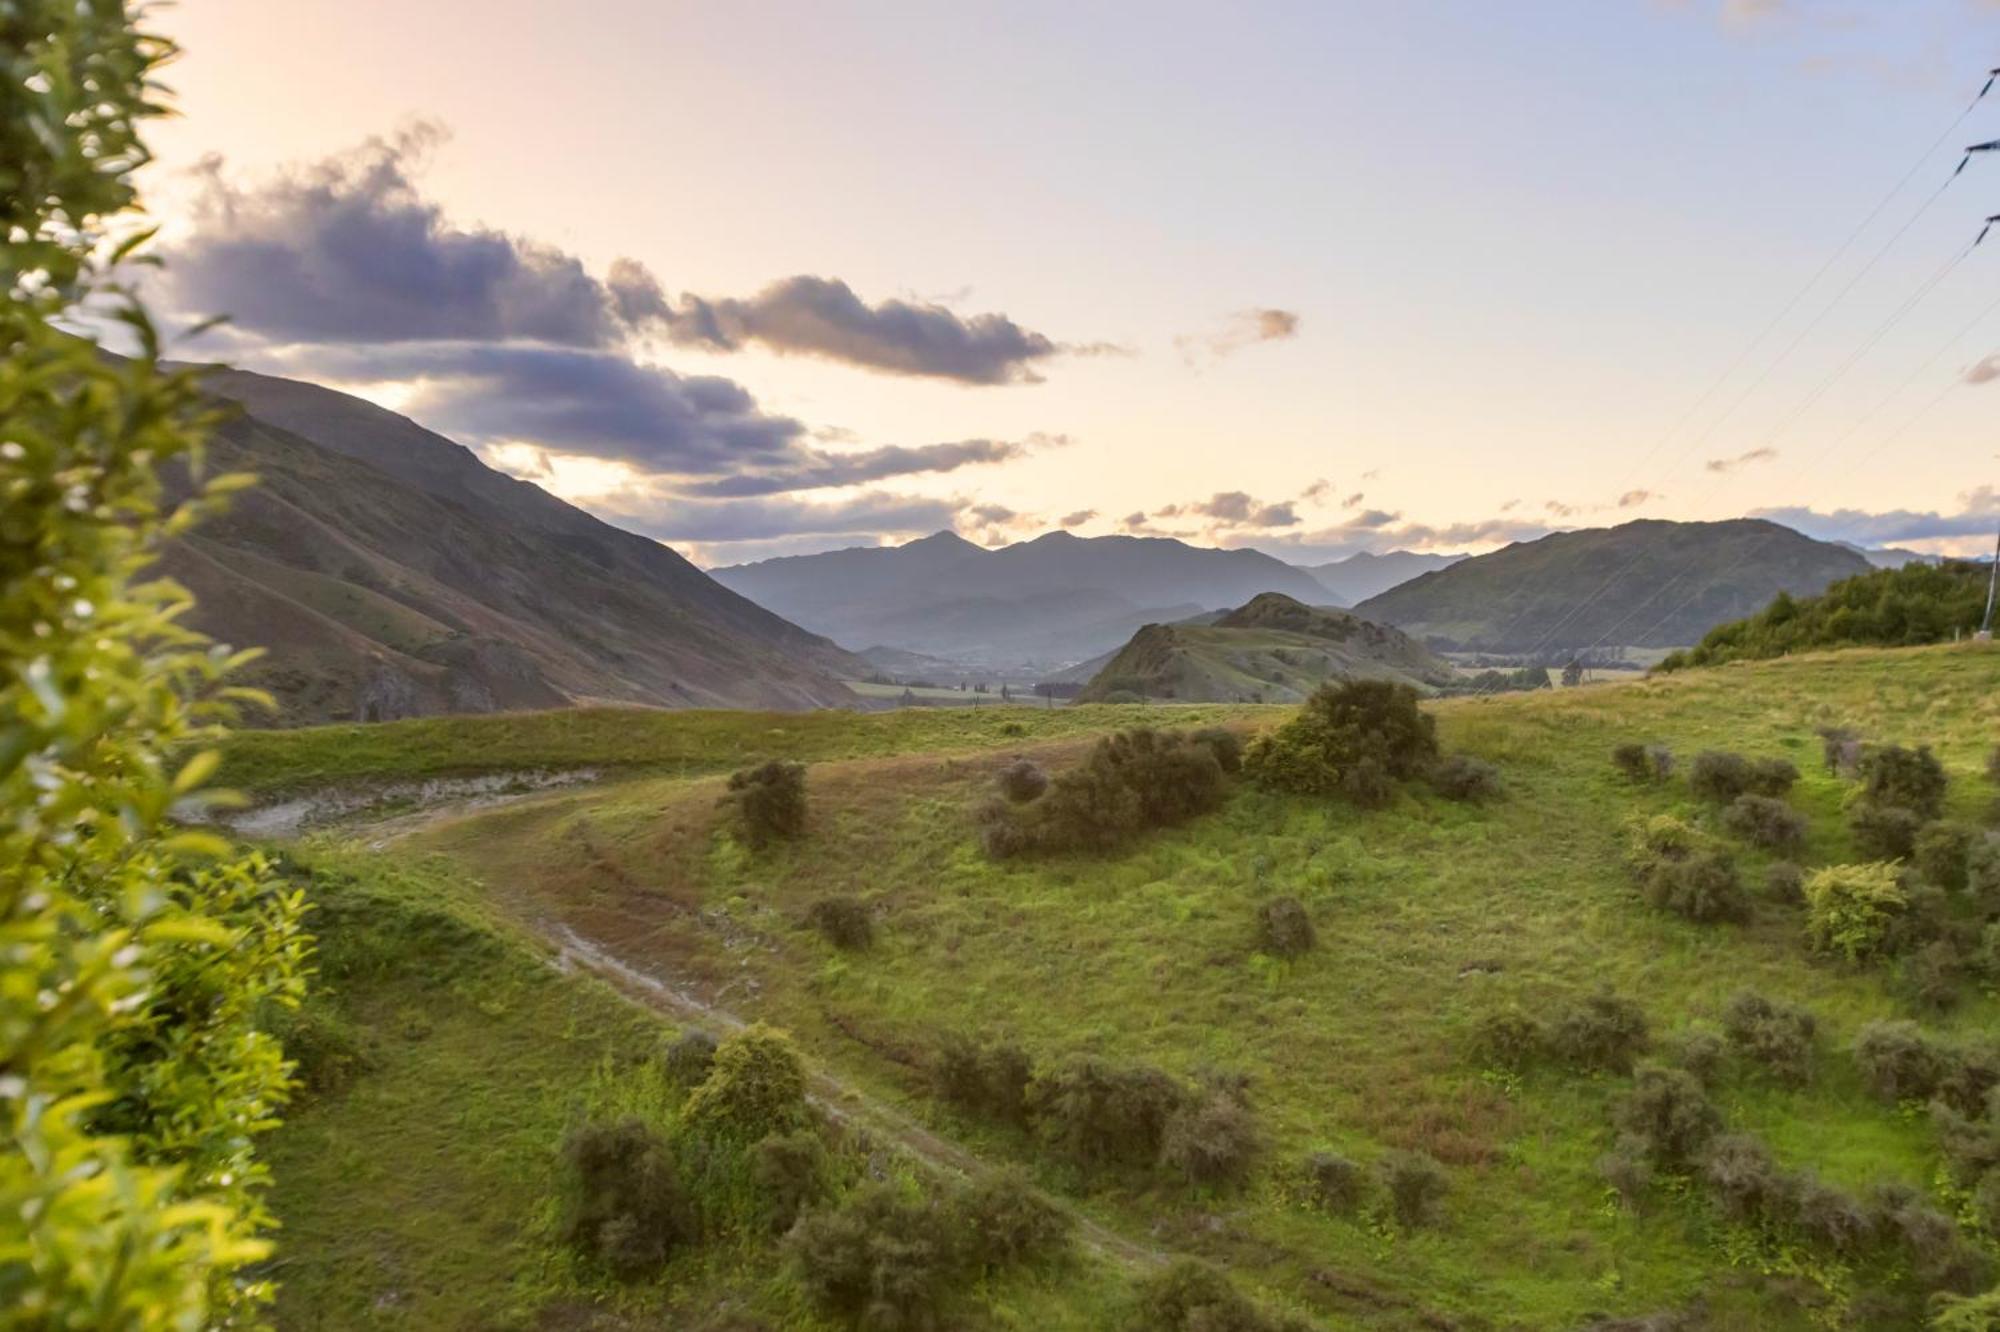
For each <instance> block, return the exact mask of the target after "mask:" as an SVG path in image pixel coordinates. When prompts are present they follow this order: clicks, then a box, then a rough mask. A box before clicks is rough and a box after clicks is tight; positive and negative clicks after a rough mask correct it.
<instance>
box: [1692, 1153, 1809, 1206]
mask: <svg viewBox="0 0 2000 1332" xmlns="http://www.w3.org/2000/svg"><path fill="white" fill-rule="evenodd" d="M1701 1181H1702V1183H1703V1184H1704V1185H1705V1186H1706V1187H1707V1189H1708V1192H1709V1196H1710V1197H1712V1198H1714V1199H1715V1202H1716V1205H1717V1206H1718V1207H1720V1208H1721V1209H1722V1213H1723V1215H1725V1216H1727V1217H1728V1218H1729V1219H1730V1220H1732V1221H1744V1222H1758V1223H1762V1224H1764V1225H1767V1226H1782V1225H1784V1224H1786V1223H1788V1222H1789V1221H1791V1220H1792V1218H1793V1215H1794V1213H1795V1210H1796V1207H1797V1194H1796V1192H1795V1189H1796V1185H1795V1183H1794V1181H1793V1180H1792V1178H1791V1177H1790V1176H1789V1175H1787V1174H1786V1173H1785V1172H1784V1171H1783V1170H1782V1169H1780V1168H1779V1166H1778V1163H1777V1161H1775V1160H1774V1159H1773V1158H1772V1156H1771V1153H1770V1149H1769V1148H1767V1147H1765V1146H1764V1144H1763V1143H1761V1142H1759V1141H1758V1140H1757V1139H1756V1138H1754V1137H1752V1136H1751V1135H1749V1134H1747V1133H1730V1134H1725V1135H1723V1136H1722V1137H1719V1138H1716V1139H1715V1140H1714V1141H1713V1142H1711V1143H1709V1144H1708V1146H1707V1148H1706V1149H1705V1150H1704V1151H1703V1152H1702V1154H1701Z"/></svg>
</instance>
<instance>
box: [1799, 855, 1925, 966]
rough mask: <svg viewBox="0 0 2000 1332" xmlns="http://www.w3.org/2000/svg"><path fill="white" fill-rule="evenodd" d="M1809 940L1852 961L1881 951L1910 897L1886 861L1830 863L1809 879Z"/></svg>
mask: <svg viewBox="0 0 2000 1332" xmlns="http://www.w3.org/2000/svg"><path fill="white" fill-rule="evenodd" d="M1805 894H1806V938H1807V940H1808V941H1809V942H1810V943H1811V945H1812V947H1813V949H1814V950H1815V951H1817V952H1821V953H1837V954H1839V955H1840V956H1842V957H1844V958H1846V959H1847V960H1848V961H1850V962H1855V961H1859V960H1861V959H1863V958H1866V957H1869V956H1872V955H1873V954H1875V953H1876V952H1878V951H1880V950H1881V949H1882V947H1883V945H1884V944H1885V942H1886V941H1887V940H1888V938H1889V936H1890V931H1891V930H1892V928H1893V927H1894V925H1895V923H1896V919H1897V917H1898V916H1900V915H1901V914H1902V913H1903V911H1904V909H1905V908H1906V907H1907V906H1908V905H1909V899H1908V898H1907V897H1905V896H1904V894H1903V886H1902V884H1901V882H1900V881H1899V880H1898V878H1897V875H1896V867H1895V866H1894V865H1892V864H1888V863H1886V862H1877V863H1875V864H1872V865H1830V866H1828V867H1827V868H1825V869H1822V870H1816V871H1815V872H1814V873H1813V874H1812V875H1811V876H1810V877H1809V878H1808V879H1807V880H1806V886H1805Z"/></svg>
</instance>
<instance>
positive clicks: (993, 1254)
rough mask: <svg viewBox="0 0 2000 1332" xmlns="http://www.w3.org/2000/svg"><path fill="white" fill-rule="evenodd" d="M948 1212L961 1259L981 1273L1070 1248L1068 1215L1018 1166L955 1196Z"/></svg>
mask: <svg viewBox="0 0 2000 1332" xmlns="http://www.w3.org/2000/svg"><path fill="white" fill-rule="evenodd" d="M952 1208H953V1211H954V1212H955V1213H956V1214H957V1221H956V1224H957V1229H958V1231H959V1233H960V1235H961V1237H962V1248H963V1250H964V1252H965V1255H966V1257H967V1258H968V1259H969V1260H970V1261H971V1262H972V1264H973V1265H974V1266H976V1267H978V1268H980V1269H982V1270H983V1271H986V1272H995V1271H999V1270H1001V1269H1004V1268H1009V1267H1015V1266H1018V1265H1020V1264H1022V1263H1030V1262H1036V1261H1039V1260H1041V1259H1043V1258H1047V1257H1051V1256H1053V1255H1055V1254H1058V1253H1060V1252H1062V1251H1063V1250H1064V1249H1065V1248H1066V1247H1067V1246H1068V1244H1069V1237H1070V1219H1069V1215H1068V1213H1066V1212H1064V1211H1062V1210H1061V1209H1060V1208H1058V1207H1056V1206H1055V1205H1054V1204H1053V1203H1051V1202H1050V1201H1049V1200H1048V1199H1047V1198H1045V1197H1044V1196H1042V1194H1041V1192H1040V1191H1039V1190H1037V1189H1036V1188H1035V1186H1034V1184H1033V1183H1032V1182H1031V1181H1030V1180H1029V1179H1028V1174H1027V1172H1026V1171H1024V1170H1022V1169H1021V1168H1020V1167H1019V1166H1003V1167H1002V1168H1000V1169H998V1170H991V1171H988V1172H987V1173H985V1174H983V1175H980V1176H979V1177H977V1178H976V1179H974V1180H973V1181H972V1182H971V1183H969V1184H967V1185H965V1186H964V1187H963V1188H962V1189H960V1190H959V1192H958V1193H957V1195H956V1196H955V1197H954V1198H953V1199H952Z"/></svg>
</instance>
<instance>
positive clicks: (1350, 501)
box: [1340, 490, 1368, 509]
mask: <svg viewBox="0 0 2000 1332" xmlns="http://www.w3.org/2000/svg"><path fill="white" fill-rule="evenodd" d="M1367 498H1368V497H1367V496H1366V495H1364V494H1362V493H1361V492H1360V491H1358V490H1357V491H1355V492H1354V493H1353V494H1352V495H1349V496H1348V497H1347V498H1346V499H1344V500H1342V501H1341V502H1340V507H1341V508H1343V509H1351V508H1353V507H1354V506H1355V505H1357V504H1359V503H1361V501H1362V500H1365V499H1367Z"/></svg>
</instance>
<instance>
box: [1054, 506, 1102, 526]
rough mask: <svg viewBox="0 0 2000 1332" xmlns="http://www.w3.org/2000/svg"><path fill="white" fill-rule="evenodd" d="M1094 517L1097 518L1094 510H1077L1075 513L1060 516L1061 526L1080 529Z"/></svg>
mask: <svg viewBox="0 0 2000 1332" xmlns="http://www.w3.org/2000/svg"><path fill="white" fill-rule="evenodd" d="M1096 516H1097V510H1095V509H1078V510H1077V511H1076V512H1075V513H1066V514H1064V515H1063V516H1062V523H1061V526H1063V527H1082V526H1083V525H1084V524H1085V523H1087V522H1089V521H1090V520H1091V519H1093V518H1095V517H1096Z"/></svg>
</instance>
